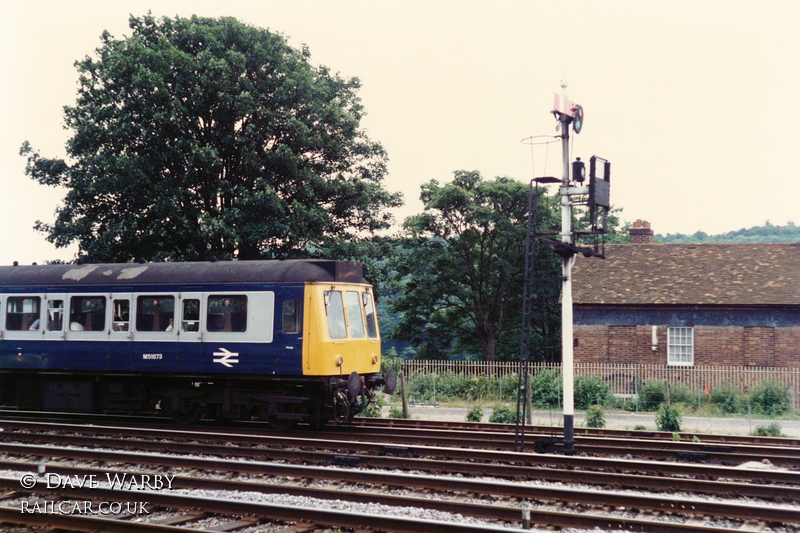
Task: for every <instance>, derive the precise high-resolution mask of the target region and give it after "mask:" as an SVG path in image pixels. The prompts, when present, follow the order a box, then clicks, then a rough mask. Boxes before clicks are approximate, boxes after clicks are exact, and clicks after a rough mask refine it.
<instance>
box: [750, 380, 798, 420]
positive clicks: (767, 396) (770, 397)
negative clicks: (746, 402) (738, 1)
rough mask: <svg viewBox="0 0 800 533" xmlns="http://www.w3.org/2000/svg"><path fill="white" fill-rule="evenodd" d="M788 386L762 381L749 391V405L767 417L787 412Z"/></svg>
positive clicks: (778, 382) (776, 382) (777, 382)
mask: <svg viewBox="0 0 800 533" xmlns="http://www.w3.org/2000/svg"><path fill="white" fill-rule="evenodd" d="M790 398H791V396H790V394H789V385H787V384H786V383H783V382H780V381H772V380H764V381H762V382H761V383H760V384H759V385H758V386H757V387H755V388H754V389H753V390H751V391H750V405H752V406H753V409H754V410H755V411H756V412H758V413H762V414H765V415H767V416H775V415H779V414H781V413H785V412H786V411H788V410H789V400H790Z"/></svg>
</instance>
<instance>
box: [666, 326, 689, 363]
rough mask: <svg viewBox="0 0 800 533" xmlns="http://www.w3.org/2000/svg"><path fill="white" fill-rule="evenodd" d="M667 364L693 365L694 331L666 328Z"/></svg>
mask: <svg viewBox="0 0 800 533" xmlns="http://www.w3.org/2000/svg"><path fill="white" fill-rule="evenodd" d="M667 337H668V339H667V364H669V365H681V366H692V365H694V330H693V329H692V328H667Z"/></svg>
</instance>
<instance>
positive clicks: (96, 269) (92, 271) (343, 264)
mask: <svg viewBox="0 0 800 533" xmlns="http://www.w3.org/2000/svg"><path fill="white" fill-rule="evenodd" d="M304 282H342V283H345V282H347V283H367V282H366V280H364V277H363V271H362V266H361V263H356V262H352V261H333V260H324V259H287V260H273V261H214V262H189V263H141V264H140V263H95V264H84V265H78V264H66V265H30V266H3V267H0V288H2V287H25V286H30V287H37V286H47V287H79V286H83V287H85V286H104V285H165V284H175V285H199V284H202V285H206V284H215V285H219V284H228V283H245V284H250V283H304Z"/></svg>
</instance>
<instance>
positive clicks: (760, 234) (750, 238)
mask: <svg viewBox="0 0 800 533" xmlns="http://www.w3.org/2000/svg"><path fill="white" fill-rule="evenodd" d="M655 241H656V242H674V243H684V242H800V226H795V224H794V222H789V223H788V224H787V225H785V226H773V225H772V224H770V223H769V222H767V223H766V224H764V225H763V226H754V227H752V228H748V229H740V230H737V231H729V232H728V233H723V234H721V235H708V234H707V233H705V232H703V231H698V232H696V233H693V234H692V235H684V234H682V233H674V234H673V233H668V234H667V235H666V236H664V235H656V236H655Z"/></svg>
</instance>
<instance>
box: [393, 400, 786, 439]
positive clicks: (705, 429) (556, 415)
mask: <svg viewBox="0 0 800 533" xmlns="http://www.w3.org/2000/svg"><path fill="white" fill-rule="evenodd" d="M409 410H410V414H411V418H415V419H419V420H451V421H460V422H463V421H464V420H466V416H467V408H466V407H438V406H437V407H434V406H427V405H425V406H419V405H415V406H411V407H410V408H409ZM483 413H484V414H483V421H484V422H486V421H488V420H489V417H490V416H491V414H492V409H491V408H488V407H487V408H484V410H483ZM383 416H384V417H387V416H389V408H388V407H384V413H383ZM585 417H586V413H584V412H581V411H577V412H576V413H575V427H582V426H585V425H586V424H585V421H584V420H585ZM605 418H606V427H607V428H609V429H633V428H634V427H636V426H644V427H645V428H647V429H648V430H653V431H655V430H656V416H655V413H627V412H621V413H606V414H605ZM774 422H777V423H778V424H780V426H781V432H782V433H783V434H784V435H786V436H789V437H800V420H771V419H761V418H710V417H700V416H684V417H683V430H684V432H686V433H718V434H721V435H747V434H749V433H752V432H753V431H754V430H755V428H756V427H758V426H768V425H770V424H772V423H774ZM533 423H534V424H537V425H552V426H561V425H563V418H562V412H561V411H560V410H553V411H542V410H536V411H534V412H533Z"/></svg>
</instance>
